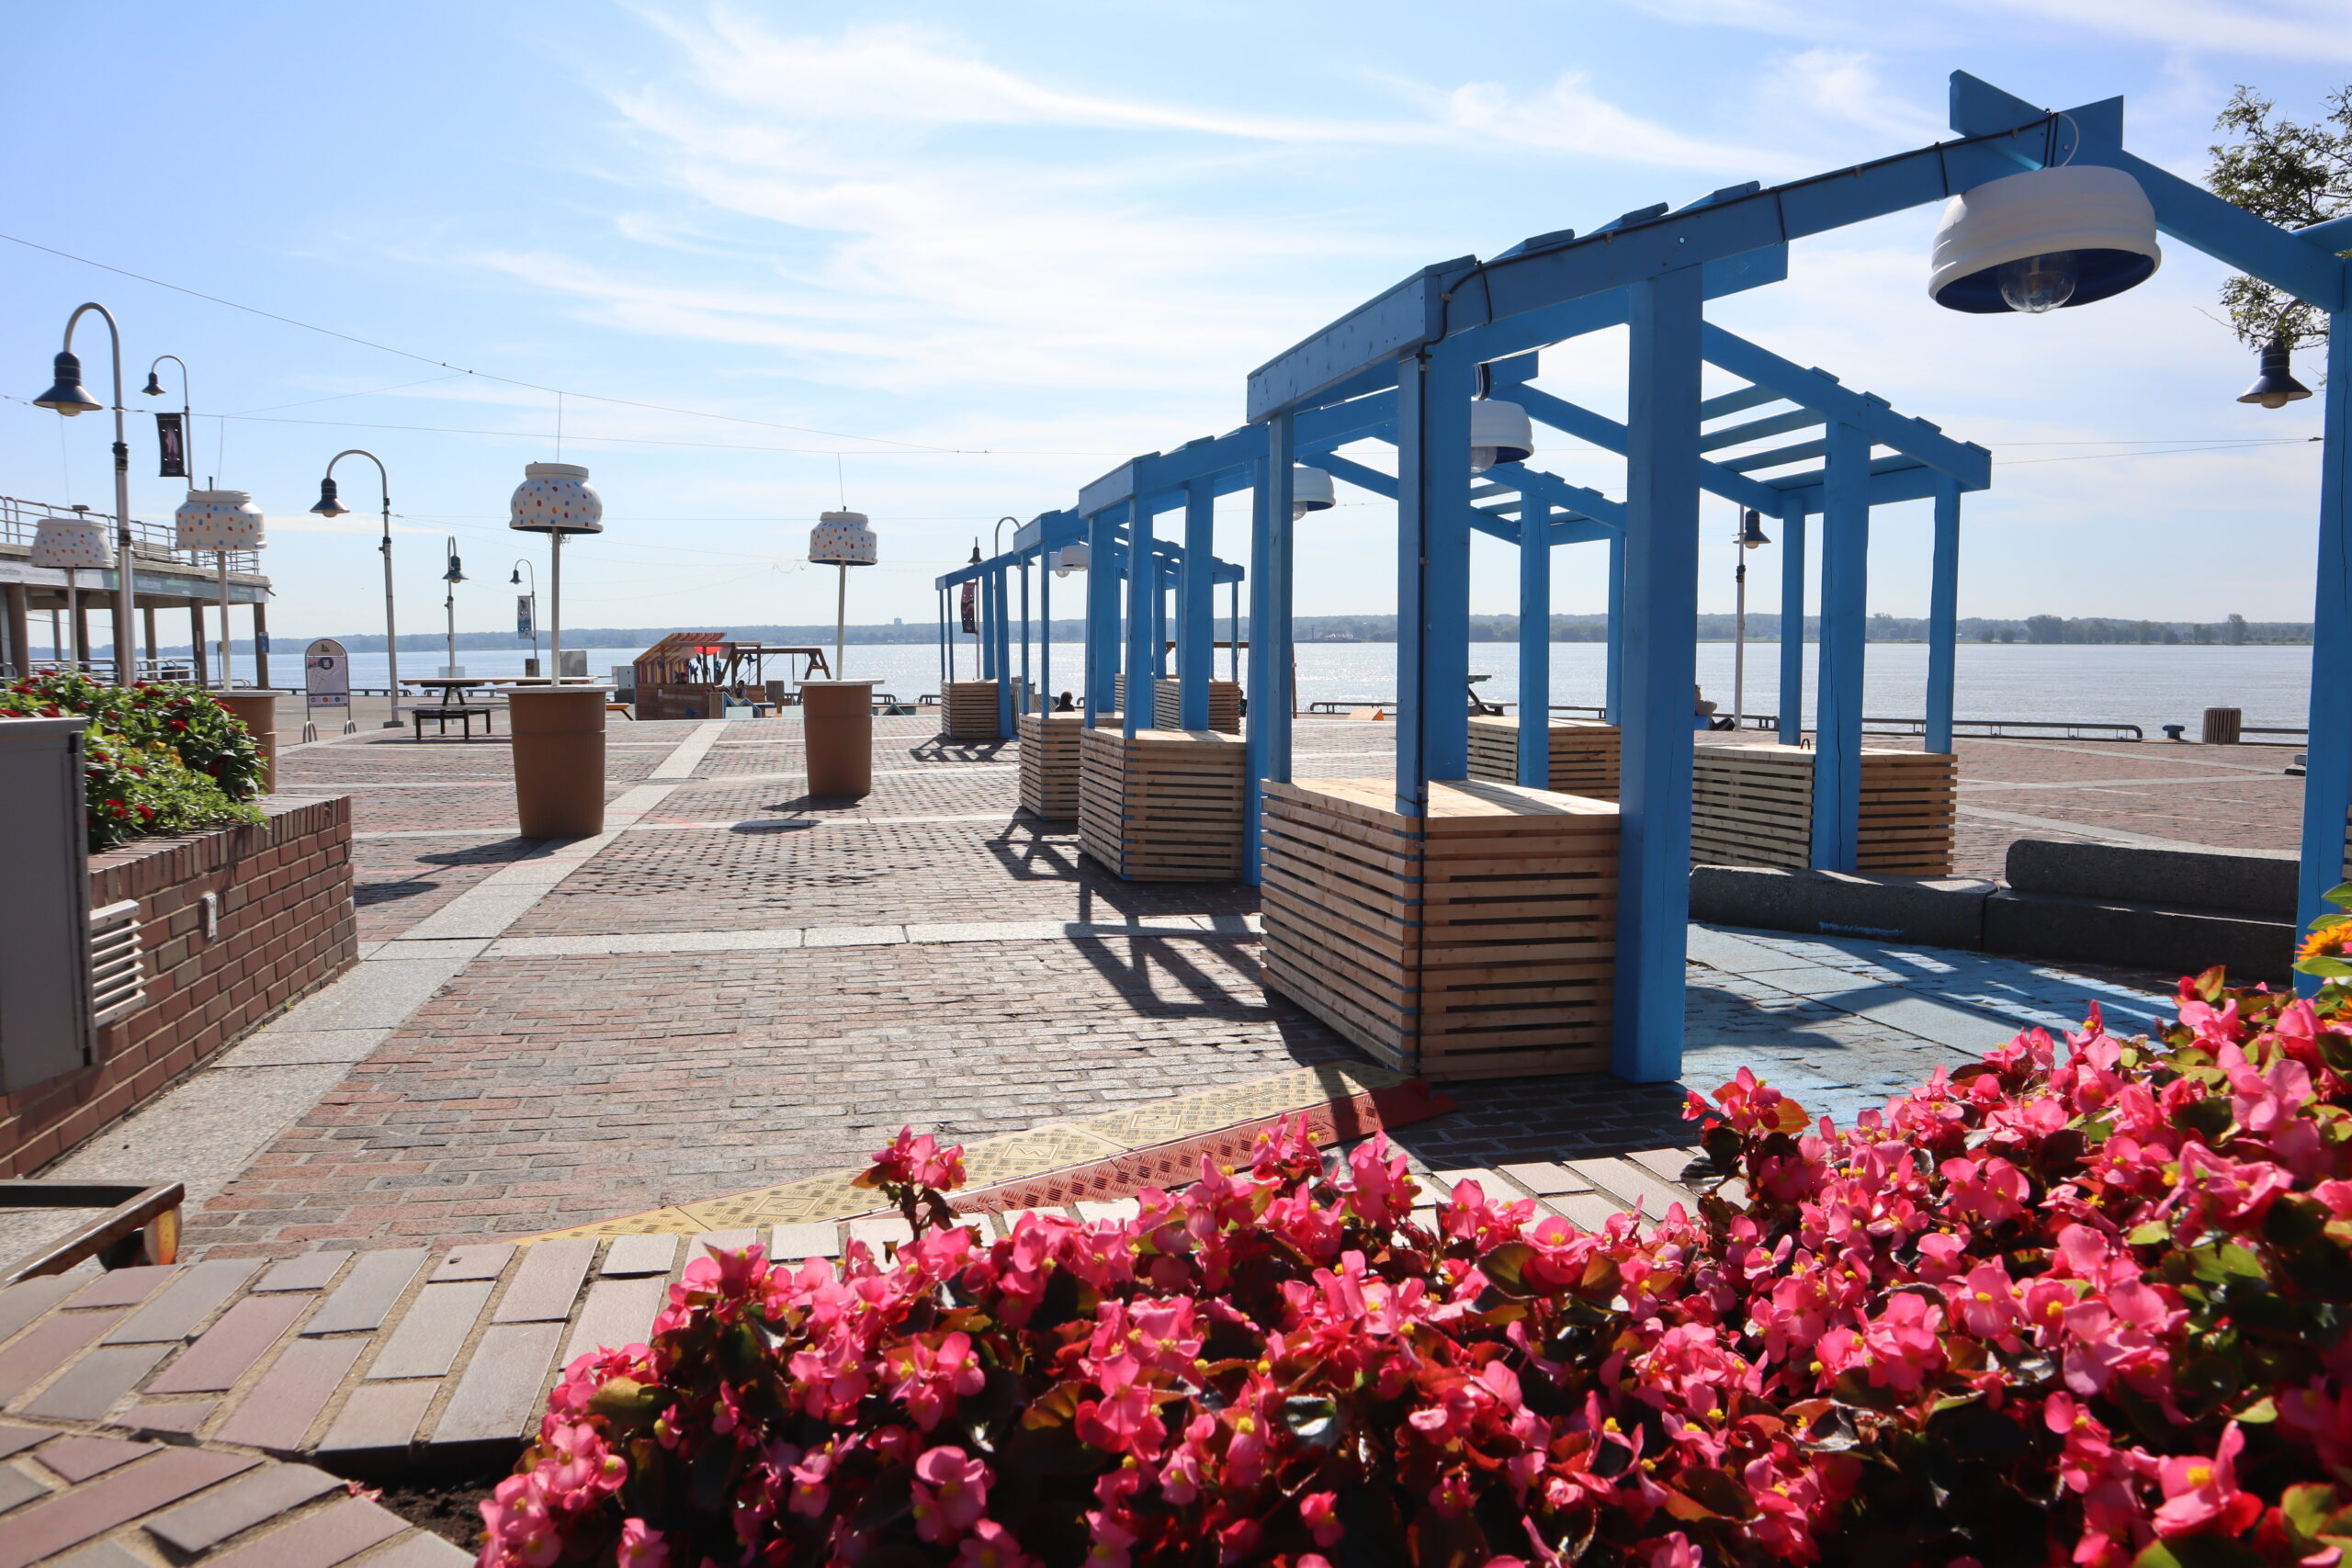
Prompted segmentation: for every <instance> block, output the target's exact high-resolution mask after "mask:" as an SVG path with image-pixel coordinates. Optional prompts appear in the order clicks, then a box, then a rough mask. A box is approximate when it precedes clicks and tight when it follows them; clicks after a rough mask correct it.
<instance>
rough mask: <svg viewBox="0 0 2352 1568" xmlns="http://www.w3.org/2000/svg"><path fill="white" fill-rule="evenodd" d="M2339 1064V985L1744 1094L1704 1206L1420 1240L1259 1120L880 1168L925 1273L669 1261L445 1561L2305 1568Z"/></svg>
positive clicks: (2344, 1397) (2342, 1527) (2349, 1320)
mask: <svg viewBox="0 0 2352 1568" xmlns="http://www.w3.org/2000/svg"><path fill="white" fill-rule="evenodd" d="M2345 943H2346V939H2345V938H2344V937H2342V936H2341V935H2331V936H2330V937H2329V939H2328V941H2327V942H2324V943H2322V944H2320V945H2321V946H2324V947H2325V948H2327V949H2329V950H2331V952H2333V951H2340V950H2341V948H2342V947H2343V946H2344V945H2345ZM2329 962H2330V963H2333V964H2343V965H2344V967H2345V968H2346V970H2347V971H2352V962H2347V961H2346V960H2343V959H2341V958H2335V957H2332V956H2331V957H2330V958H2329ZM2347 1073H2352V1006H2347V1004H2346V1000H2345V998H2344V996H2343V995H2342V994H2341V991H2340V988H2338V989H2335V990H2332V991H2331V992H2330V993H2329V994H2327V995H2325V996H2324V997H2323V998H2321V1000H2320V1001H2319V1003H2318V1004H2317V1005H2316V1006H2314V1005H2312V1004H2311V1003H2307V1002H2301V1001H2296V1000H2293V999H2292V998H2288V997H2282V996H2279V995H2277V994H2273V993H2269V992H2262V991H2256V992H2245V991H2241V992H2229V991H2225V990H2224V989H2223V987H2222V983H2221V977H2220V976H2219V975H2218V974H2211V975H2208V976H2202V977H2200V978H2199V980H2196V981H2191V982H2184V983H2183V985H2182V987H2181V992H2180V1007H2179V1022H2178V1023H2177V1024H2176V1025H2174V1026H2173V1027H2171V1028H2169V1029H2167V1030H2166V1031H2165V1035H2164V1037H2163V1038H2162V1039H2161V1040H2146V1039H2134V1040H2125V1039H2120V1038H2117V1037H2114V1036H2111V1035H2109V1034H2107V1033H2106V1032H2104V1031H2103V1030H2102V1029H2101V1028H2100V1026H2099V1023H2098V1019H2097V1018H2096V1016H2094V1017H2093V1019H2092V1020H2091V1021H2089V1023H2088V1024H2087V1025H2086V1028H2085V1029H2084V1030H2083V1031H2082V1032H2080V1033H2077V1034H2075V1035H2071V1036H2069V1037H2068V1038H2067V1039H2066V1041H2065V1042H2064V1044H2063V1046H2062V1045H2060V1044H2059V1043H2053V1042H2052V1040H2051V1039H2050V1038H2049V1037H2048V1036H2046V1035H2044V1034H2043V1033H2042V1032H2040V1031H2038V1030H2037V1031H2032V1032H2028V1033H2026V1034H2023V1035H2021V1036H2019V1037H2018V1039H2017V1040H2016V1041H2015V1042H2013V1043H2010V1044H2008V1045H2007V1046H2004V1047H2003V1048H2001V1049H2000V1050H1998V1051H1996V1052H1994V1053H1992V1054H1991V1055H1989V1056H1987V1057H1986V1058H1985V1060H1984V1061H1982V1062H1980V1063H1977V1064H1975V1065H1973V1066H1968V1067H1966V1068H1963V1069H1962V1071H1960V1072H1958V1073H1954V1074H1949V1075H1948V1074H1946V1073H1944V1072H1943V1071H1941V1070H1939V1071H1938V1072H1937V1074H1936V1076H1935V1077H1933V1078H1932V1079H1931V1080H1930V1081H1929V1082H1928V1083H1926V1084H1924V1085H1921V1086H1919V1087H1917V1088H1916V1089H1913V1090H1911V1091H1910V1092H1909V1093H1908V1094H1907V1095H1905V1096H1904V1097H1902V1098H1900V1099H1898V1100H1894V1101H1892V1102H1890V1103H1889V1105H1888V1106H1887V1107H1886V1109H1885V1110H1883V1111H1876V1112H1871V1113H1869V1114H1866V1115H1864V1116H1863V1117H1861V1118H1860V1120H1859V1122H1858V1124H1857V1125H1855V1126H1853V1127H1851V1128H1849V1129H1843V1130H1840V1129H1837V1128H1834V1127H1832V1126H1830V1125H1829V1124H1828V1123H1827V1122H1821V1123H1818V1124H1816V1123H1815V1122H1814V1121H1813V1119H1812V1118H1810V1117H1809V1116H1808V1115H1807V1114H1806V1112H1805V1111H1804V1109H1803V1108H1802V1107H1800V1106H1798V1105H1797V1104H1796V1103H1794V1102H1793V1101H1792V1100H1788V1099H1787V1098H1786V1097H1784V1096H1782V1095H1781V1094H1780V1093H1778V1092H1776V1091H1774V1090H1773V1089H1770V1088H1769V1087H1768V1086H1765V1085H1763V1084H1760V1083H1758V1082H1757V1081H1756V1080H1755V1079H1754V1078H1753V1077H1750V1076H1749V1075H1748V1074H1747V1073H1746V1072H1742V1073H1741V1074H1740V1075H1739V1077H1738V1079H1737V1080H1736V1082H1734V1083H1730V1084H1726V1085H1724V1087H1723V1088H1721V1089H1718V1090H1716V1091H1715V1093H1714V1095H1713V1098H1712V1099H1711V1100H1701V1099H1699V1097H1697V1096H1693V1097H1692V1103H1691V1114H1692V1115H1693V1116H1694V1118H1696V1119H1697V1120H1698V1121H1699V1122H1701V1123H1702V1131H1701V1139H1702V1145H1703V1147H1704V1149H1705V1151H1706V1152H1705V1156H1703V1159H1702V1166H1701V1168H1698V1169H1697V1170H1696V1171H1695V1172H1694V1174H1695V1175H1698V1176H1702V1177H1703V1178H1704V1180H1703V1181H1702V1183H1701V1184H1702V1185H1703V1186H1704V1187H1706V1188H1707V1191H1706V1193H1705V1195H1704V1196H1703V1197H1702V1199H1701V1200H1700V1201H1699V1204H1698V1213H1686V1212H1685V1211H1684V1210H1683V1209H1682V1208H1681V1207H1680V1206H1679V1205H1677V1206H1676V1207H1674V1208H1673V1209H1672V1210H1670V1211H1669V1212H1668V1214H1667V1215H1666V1216H1665V1217H1664V1218H1663V1220H1660V1221H1658V1222H1657V1223H1655V1224H1649V1225H1647V1226H1644V1225H1643V1224H1641V1223H1639V1222H1637V1221H1636V1219H1635V1218H1634V1216H1632V1215H1623V1216H1620V1217H1618V1218H1616V1219H1614V1220H1612V1221H1611V1222H1610V1223H1609V1224H1608V1226H1607V1227H1606V1229H1605V1230H1604V1231H1603V1232H1601V1233H1600V1234H1586V1233H1580V1232H1577V1231H1576V1230H1574V1229H1573V1228H1572V1227H1570V1226H1569V1225H1568V1224H1566V1221H1564V1220H1561V1219H1558V1218H1544V1219H1538V1218H1537V1217H1536V1213H1535V1207H1534V1204H1533V1202H1532V1201H1521V1202H1516V1203H1497V1202H1494V1201H1490V1200H1489V1199H1488V1198H1487V1195H1486V1194H1485V1193H1484V1192H1482V1191H1480V1190H1478V1188H1477V1187H1476V1184H1474V1183H1471V1182H1466V1181H1465V1182H1464V1183H1462V1184H1460V1185H1458V1186H1456V1187H1455V1188H1454V1189H1453V1191H1452V1192H1450V1193H1446V1194H1442V1197H1441V1201H1439V1203H1438V1205H1437V1207H1436V1209H1435V1210H1434V1212H1433V1213H1431V1214H1430V1217H1429V1218H1428V1219H1427V1220H1426V1221H1424V1220H1422V1219H1419V1218H1416V1217H1415V1216H1414V1214H1413V1205H1414V1203H1415V1201H1416V1199H1417V1191H1416V1187H1415V1183H1414V1182H1413V1180H1412V1179H1411V1178H1410V1177H1409V1176H1408V1171H1407V1167H1406V1162H1405V1160H1404V1158H1403V1157H1402V1156H1398V1155H1396V1154H1393V1153H1391V1152H1390V1151H1388V1150H1387V1149H1386V1148H1385V1147H1384V1146H1383V1145H1382V1143H1381V1142H1380V1141H1379V1140H1378V1139H1374V1140H1372V1141H1370V1142H1367V1143H1364V1144H1362V1145H1358V1146H1357V1147H1355V1148H1354V1149H1353V1150H1351V1152H1350V1154H1349V1156H1348V1157H1347V1158H1346V1159H1344V1160H1342V1161H1340V1162H1339V1163H1338V1164H1337V1165H1336V1166H1330V1167H1327V1165H1326V1163H1325V1161H1324V1159H1323V1157H1322V1156H1321V1153H1320V1151H1317V1150H1316V1149H1315V1148H1314V1147H1313V1146H1312V1145H1310V1144H1309V1143H1308V1142H1307V1141H1306V1139H1305V1138H1304V1137H1303V1136H1300V1135H1298V1134H1295V1133H1285V1134H1283V1135H1281V1136H1269V1137H1267V1138H1264V1139H1263V1140H1261V1144H1260V1146H1259V1148H1258V1152H1257V1155H1256V1157H1255V1159H1254V1160H1253V1162H1252V1163H1251V1164H1250V1166H1249V1167H1248V1168H1244V1169H1240V1170H1236V1171H1229V1172H1228V1171H1226V1170H1223V1169H1220V1168H1217V1167H1216V1166H1215V1165H1214V1164H1210V1163H1205V1162H1204V1166H1203V1168H1202V1172H1201V1179H1200V1180H1199V1181H1198V1182H1197V1183H1196V1184H1194V1185H1193V1186H1192V1187H1190V1188H1188V1189H1186V1190H1182V1191H1179V1192H1173V1193H1170V1192H1161V1191H1156V1190H1147V1191H1146V1192H1144V1193H1143V1194H1142V1195H1141V1198H1140V1213H1138V1214H1137V1215H1136V1217H1134V1218H1132V1219H1127V1220H1103V1221H1098V1222H1094V1223H1091V1224H1081V1223H1078V1222H1072V1221H1069V1220H1064V1219H1061V1218H1058V1217H1048V1216H1040V1215H1035V1214H1031V1215H1026V1216H1023V1218H1022V1219H1021V1220H1020V1222H1019V1223H1018V1225H1017V1227H1016V1228H1015V1230H1014V1231H1013V1233H1012V1235H1011V1236H1009V1237H1007V1238H1005V1239H1002V1240H999V1241H995V1242H993V1243H988V1244H982V1243H980V1242H978V1241H977V1240H976V1239H975V1237H974V1236H973V1234H972V1233H971V1232H970V1231H968V1230H964V1229H950V1228H944V1227H945V1226H946V1225H947V1224H949V1223H950V1221H951V1215H950V1213H949V1212H948V1203H947V1200H946V1199H945V1197H944V1193H943V1190H946V1189H952V1188H953V1187H955V1186H956V1185H957V1184H958V1183H959V1182H960V1181H961V1179H962V1174H963V1173H962V1169H961V1161H960V1159H959V1158H958V1157H957V1151H956V1150H953V1149H945V1150H943V1149H940V1148H938V1147H937V1146H936V1145H934V1144H933V1141H932V1140H931V1139H930V1138H928V1137H920V1138H919V1137H914V1136H912V1135H911V1134H901V1135H900V1137H899V1140H898V1141H897V1142H896V1143H895V1144H893V1145H891V1146H890V1147H889V1148H888V1149H885V1150H883V1151H882V1152H881V1154H880V1155H878V1156H876V1167H875V1168H874V1170H873V1171H872V1172H870V1173H869V1178H868V1179H869V1180H871V1181H872V1182H874V1183H875V1184H876V1185H877V1186H878V1187H879V1188H880V1189H881V1190H882V1191H883V1192H884V1193H885V1194H886V1195H888V1197H889V1198H890V1199H892V1200H893V1201H896V1202H898V1203H899V1206H900V1208H901V1210H902V1212H903V1213H905V1214H906V1216H907V1217H908V1218H909V1220H910V1222H911V1223H912V1224H913V1226H914V1228H915V1231H916V1238H915V1239H914V1240H913V1241H912V1242H910V1243H908V1244H906V1245H902V1246H900V1247H898V1248H897V1249H896V1252H895V1256H893V1257H891V1258H889V1259H888V1261H884V1260H881V1259H877V1258H875V1257H874V1256H872V1255H871V1254H869V1253H868V1252H867V1251H866V1250H865V1248H864V1247H859V1246H853V1247H852V1248H851V1249H850V1252H849V1255H848V1256H847V1257H846V1258H844V1260H843V1262H842V1265H840V1266H839V1268H838V1269H836V1268H835V1267H834V1266H833V1265H831V1264H829V1263H826V1262H823V1261H811V1262H809V1264H807V1265H805V1266H802V1267H799V1268H797V1269H796V1268H790V1267H775V1266H773V1265H771V1263H770V1262H769V1261H768V1260H767V1259H765V1258H763V1257H762V1256H761V1255H760V1253H759V1251H758V1249H757V1248H755V1247H754V1248H749V1249H746V1250H744V1251H741V1252H736V1253H730V1254H726V1255H722V1256H720V1257H719V1258H716V1259H703V1260H698V1261H697V1262H695V1264H693V1265H692V1266H691V1267H690V1268H689V1269H688V1271H687V1274H686V1277H685V1279H684V1281H683V1282H682V1283H680V1284H679V1285H676V1286H674V1287H673V1288H672V1291H671V1296H670V1304H669V1306H668V1308H667V1309H666V1310H665V1311H664V1312H663V1313H662V1315H661V1317H660V1318H659V1319H658V1320H657V1322H656V1324H655V1325H654V1331H653V1334H652V1336H651V1337H650V1343H647V1344H639V1345H631V1346H626V1347H619V1348H612V1349H609V1350H605V1351H602V1352H599V1353H596V1354H593V1355H589V1356H583V1357H582V1358H581V1359H579V1360H578V1361H576V1362H575V1363H573V1365H572V1366H571V1368H570V1369H569V1371H567V1373H566V1375H565V1376H564V1378H563V1379H562V1380H561V1382H560V1383H559V1385H558V1387H557V1389H556V1391H555V1393H554V1394H553V1395H552V1396H551V1398H550V1401H549V1404H548V1412H547V1415H546V1416H545V1419H544V1421H543V1424H542V1427H541V1430H540V1437H539V1441H538V1443H537V1446H535V1447H534V1448H533V1449H532V1450H529V1451H528V1452H526V1455H525V1456H524V1459H523V1461H522V1463H521V1465H520V1467H519V1469H518V1472H517V1473H516V1474H515V1475H514V1476H512V1477H510V1478H509V1479H508V1480H506V1481H505V1482H503V1483H501V1485H500V1486H499V1488H498V1490H497V1492H496V1495H495V1496H494V1497H493V1498H492V1500H491V1501H490V1502H488V1503H486V1504H485V1505H484V1506H483V1513H484V1516H485V1519H486V1522H487V1524H488V1527H489V1536H488V1540H487V1548H486V1551H485V1552H484V1555H483V1562H485V1563H489V1564H493V1565H517V1564H526V1563H528V1564H544V1563H550V1562H614V1561H617V1562H621V1563H624V1564H632V1565H647V1564H655V1563H665V1564H677V1565H679V1568H685V1565H691V1564H698V1563H701V1562H706V1561H708V1562H735V1561H749V1562H892V1563H895V1562H950V1561H952V1562H957V1563H959V1564H970V1565H979V1564H993V1565H996V1568H1015V1565H1020V1564H1030V1563H1040V1562H1042V1563H1047V1564H1078V1563H1080V1562H1084V1563H1087V1564H1090V1565H1100V1568H1114V1565H1125V1568H1134V1565H1139V1564H1155V1565H1156V1564H1172V1563H1188V1564H1189V1563H1195V1562H1234V1563H1239V1562H1269V1563H1276V1564H1283V1565H1295V1568H1331V1565H1334V1564H1337V1565H1340V1568H1345V1565H1347V1564H1352V1563H1358V1562H1362V1563H1390V1562H1397V1563H1464V1564H1469V1563H1482V1562H1484V1563H1498V1564H1507V1565H1510V1568H1526V1565H1527V1564H1535V1563H1541V1564H1547V1565H1548V1564H1555V1563H1558V1564H1566V1563H1570V1562H1575V1563H1589V1564H1610V1565H1639V1568H1700V1565H1701V1564H1702V1563H1703V1564H1714V1563H1731V1564H1757V1565H1762V1564H1768V1563H1781V1562H1787V1563H1815V1562H1822V1563H1835V1564H1876V1563H1963V1562H1966V1563H1977V1564H1985V1565H1991V1564H2004V1563H2035V1564H2039V1563H2050V1562H2075V1563H2081V1564H2088V1565H2092V1568H2125V1565H2127V1564H2131V1565H2136V1568H2197V1565H2199V1564H2211V1563H2233V1564H2234V1563H2282V1564H2283V1563H2290V1562H2294V1563H2304V1564H2312V1565H2315V1568H2316V1565H2334V1564H2338V1563H2340V1562H2341V1559H2342V1551H2343V1549H2344V1548H2345V1547H2346V1545H2352V1341H2348V1340H2347V1337H2346V1335H2347V1328H2352V1081H2347V1078H2346V1074H2347ZM1686 1179H1689V1178H1686Z"/></svg>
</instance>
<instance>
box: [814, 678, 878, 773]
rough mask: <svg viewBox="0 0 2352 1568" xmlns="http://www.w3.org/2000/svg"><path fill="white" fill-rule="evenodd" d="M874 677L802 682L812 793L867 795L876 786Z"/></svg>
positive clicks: (876, 683) (875, 683)
mask: <svg viewBox="0 0 2352 1568" xmlns="http://www.w3.org/2000/svg"><path fill="white" fill-rule="evenodd" d="M879 683H880V682H875V681H803V682H800V722H801V726H802V728H804V729H805V730H807V732H808V736H807V739H808V749H809V794H810V795H865V794H867V793H869V792H871V791H872V789H873V788H874V688H875V687H876V685H878V684H879Z"/></svg>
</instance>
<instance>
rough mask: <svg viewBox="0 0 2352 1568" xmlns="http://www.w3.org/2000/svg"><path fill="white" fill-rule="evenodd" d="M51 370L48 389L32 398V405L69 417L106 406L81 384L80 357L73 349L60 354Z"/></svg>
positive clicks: (95, 410) (93, 411)
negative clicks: (53, 410)
mask: <svg viewBox="0 0 2352 1568" xmlns="http://www.w3.org/2000/svg"><path fill="white" fill-rule="evenodd" d="M51 370H52V372H53V374H52V377H51V382H50V388H49V390H48V391H46V392H43V393H42V394H41V395H40V397H38V398H35V399H34V400H33V407H35V408H37V409H55V410H56V411H57V412H59V413H62V414H63V415H65V416H66V417H67V418H69V419H70V418H72V417H73V416H74V415H75V414H77V413H96V412H97V411H98V410H100V409H102V408H104V407H106V404H104V403H102V402H100V401H98V400H97V399H96V398H94V397H92V396H90V394H89V392H88V391H87V390H85V389H84V387H83V386H82V359H81V356H80V355H77V354H75V353H74V351H73V350H71V349H67V350H66V351H64V352H63V353H62V354H60V355H58V356H57V358H56V360H55V361H54V362H53V364H52V366H51Z"/></svg>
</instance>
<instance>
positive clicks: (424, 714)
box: [401, 675, 497, 740]
mask: <svg viewBox="0 0 2352 1568" xmlns="http://www.w3.org/2000/svg"><path fill="white" fill-rule="evenodd" d="M493 683H494V682H492V681H491V679H490V678H489V677H487V676H481V675H427V676H422V677H417V678H414V679H411V680H405V681H402V682H401V685H403V686H414V687H416V688H417V689H418V690H420V691H424V692H427V693H430V692H435V691H437V692H439V693H440V694H441V700H440V701H438V702H431V701H427V702H424V703H418V704H415V705H412V706H411V707H410V708H409V710H408V716H409V721H410V722H411V723H412V724H413V725H414V726H415V727H416V734H415V739H419V740H422V739H424V721H425V720H426V719H428V718H429V719H431V720H433V722H434V724H435V726H436V727H437V728H436V730H435V733H437V734H439V735H442V736H445V737H446V736H447V734H448V733H449V721H450V720H451V719H453V718H454V719H456V720H457V721H458V733H459V734H460V735H461V736H463V737H465V738H466V739H471V738H472V736H473V732H474V719H475V718H476V717H477V716H479V717H480V718H481V732H482V735H483V736H484V737H485V738H487V737H488V736H489V734H490V717H491V715H492V713H494V712H496V711H497V710H496V709H494V708H492V706H491V705H489V704H487V703H481V704H476V703H469V702H468V701H466V694H467V693H468V692H470V691H475V690H478V689H481V688H484V687H488V686H490V685H492V684H493Z"/></svg>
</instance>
